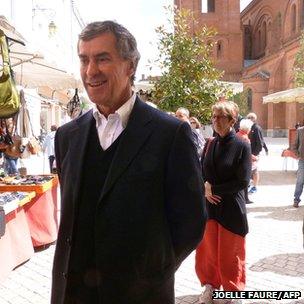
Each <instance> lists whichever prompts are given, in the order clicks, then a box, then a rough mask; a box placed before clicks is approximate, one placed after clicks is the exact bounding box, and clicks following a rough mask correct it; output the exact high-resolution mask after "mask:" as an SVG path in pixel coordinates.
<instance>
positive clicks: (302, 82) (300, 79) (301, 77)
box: [294, 32, 304, 87]
mask: <svg viewBox="0 0 304 304" xmlns="http://www.w3.org/2000/svg"><path fill="white" fill-rule="evenodd" d="M294 84H295V86H296V87H304V32H302V34H301V38H300V48H299V50H298V52H297V54H296V58H295V63H294Z"/></svg>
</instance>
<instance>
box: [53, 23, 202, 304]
mask: <svg viewBox="0 0 304 304" xmlns="http://www.w3.org/2000/svg"><path fill="white" fill-rule="evenodd" d="M78 56H79V58H80V74H81V78H82V81H83V84H84V87H85V89H86V91H87V93H88V96H89V98H90V100H91V101H92V102H93V103H94V104H95V107H94V109H92V110H90V111H88V112H86V113H84V114H83V115H82V116H80V117H77V118H76V119H74V120H72V121H70V122H69V123H67V124H65V125H63V126H61V127H60V128H58V130H57V132H56V136H55V155H56V164H57V171H58V177H59V181H60V190H61V218H60V227H59V232H58V239H57V243H56V250H55V256H54V264H53V279H52V296H51V304H63V303H64V304H71V303H73V304H75V303H82V304H100V303H107V304H109V303H111V304H135V303H145V304H155V303H166V304H173V303H174V302H175V300H174V273H175V271H176V270H177V268H178V267H179V266H180V264H181V263H182V261H183V260H184V259H185V258H186V257H187V256H188V255H189V254H190V252H191V251H192V250H194V249H195V248H196V246H197V245H198V243H199V242H200V240H201V238H202V236H203V232H204V226H205V221H206V210H205V200H204V195H203V191H204V190H203V187H202V186H201V185H202V176H201V174H202V173H201V167H200V163H199V159H198V157H197V153H196V150H195V146H194V144H193V143H192V138H191V128H190V125H189V124H188V123H185V122H182V121H179V120H177V119H175V118H174V117H171V116H169V115H167V114H166V113H164V112H162V111H160V110H158V109H155V108H153V107H151V106H149V105H147V104H146V103H144V102H143V101H142V100H141V99H140V98H139V97H138V96H136V94H135V93H134V92H133V91H132V86H133V83H134V75H135V73H136V67H137V63H138V61H139V58H140V55H139V52H138V50H137V44H136V40H135V38H134V36H133V35H132V34H131V33H130V32H129V31H128V30H127V29H126V28H125V27H123V26H122V25H120V24H118V23H116V22H114V21H102V22H93V23H90V24H88V25H87V26H86V27H85V28H84V29H83V31H82V32H81V34H80V36H79V41H78Z"/></svg>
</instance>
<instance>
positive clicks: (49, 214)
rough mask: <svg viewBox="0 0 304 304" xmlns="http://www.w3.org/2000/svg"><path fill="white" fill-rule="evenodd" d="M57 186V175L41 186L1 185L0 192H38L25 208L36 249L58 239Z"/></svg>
mask: <svg viewBox="0 0 304 304" xmlns="http://www.w3.org/2000/svg"><path fill="white" fill-rule="evenodd" d="M57 185H58V177H57V176H56V175H54V177H53V178H52V179H51V180H50V181H48V182H46V183H43V184H39V185H3V184H1V185H0V191H35V192H36V196H35V197H34V198H33V199H32V200H31V201H30V202H29V203H27V204H26V205H24V206H23V208H24V211H25V214H26V218H27V222H28V226H29V229H30V233H31V237H32V242H33V246H34V247H38V246H42V245H47V244H50V243H52V242H54V241H56V239H57V232H58V220H57Z"/></svg>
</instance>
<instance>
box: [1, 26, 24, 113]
mask: <svg viewBox="0 0 304 304" xmlns="http://www.w3.org/2000/svg"><path fill="white" fill-rule="evenodd" d="M0 47H1V55H2V62H3V69H2V75H1V76H0V118H9V117H13V116H14V115H15V114H16V113H17V112H18V111H19V108H20V98H19V94H18V91H17V89H16V86H15V82H14V79H13V77H12V71H11V67H10V58H9V53H8V46H7V40H6V36H5V35H4V33H3V31H2V30H1V29H0Z"/></svg>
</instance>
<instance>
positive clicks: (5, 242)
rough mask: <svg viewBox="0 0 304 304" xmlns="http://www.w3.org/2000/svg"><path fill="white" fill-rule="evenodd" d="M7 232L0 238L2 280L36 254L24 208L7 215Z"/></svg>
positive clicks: (0, 278)
mask: <svg viewBox="0 0 304 304" xmlns="http://www.w3.org/2000/svg"><path fill="white" fill-rule="evenodd" d="M5 222H6V227H5V234H4V236H2V237H1V238H0V282H2V281H4V280H5V279H6V278H7V276H8V275H9V273H10V272H11V271H12V270H13V269H14V268H15V267H17V266H18V265H20V264H22V263H24V262H25V261H27V260H29V259H30V257H31V256H32V255H33V254H34V249H33V245H32V241H31V234H30V230H29V226H28V223H27V219H26V215H25V212H24V209H23V208H18V209H16V210H14V211H12V212H10V213H8V214H6V216H5Z"/></svg>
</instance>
